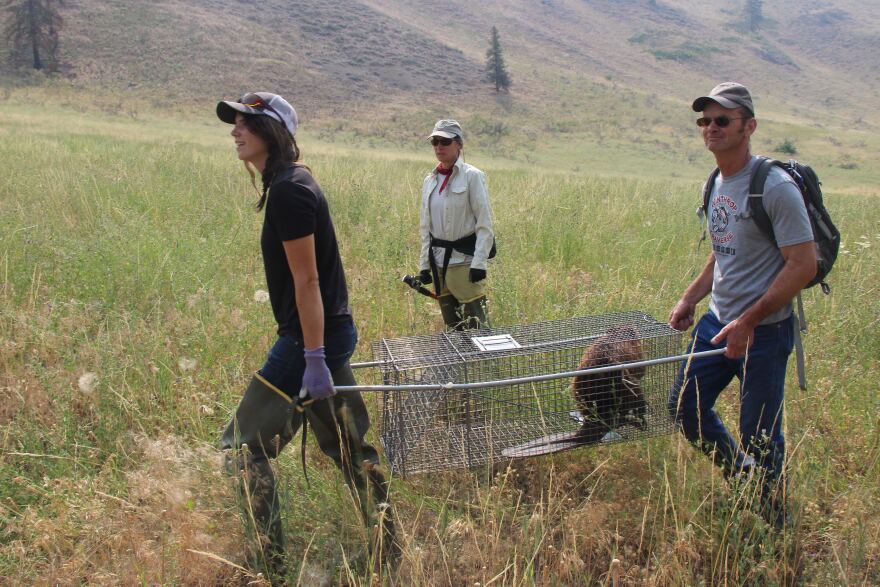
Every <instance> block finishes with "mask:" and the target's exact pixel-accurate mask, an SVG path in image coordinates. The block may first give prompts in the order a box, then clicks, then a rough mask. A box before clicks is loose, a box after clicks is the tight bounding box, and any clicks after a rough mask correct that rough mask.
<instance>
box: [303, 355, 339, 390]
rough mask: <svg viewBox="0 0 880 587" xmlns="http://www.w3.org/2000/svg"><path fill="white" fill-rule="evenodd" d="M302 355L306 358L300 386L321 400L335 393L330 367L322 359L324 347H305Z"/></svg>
mask: <svg viewBox="0 0 880 587" xmlns="http://www.w3.org/2000/svg"><path fill="white" fill-rule="evenodd" d="M303 355H304V356H305V358H306V372H305V373H303V380H302V386H303V387H304V388H305V389H306V391H307V392H308V394H309V396H310V397H311V398H312V399H315V400H321V399H327V398H328V397H332V396H334V395H336V389H334V387H333V380H332V379H331V378H330V369H328V368H327V363H326V361H325V360H324V358H325V357H324V347H322V346H319V347H318V348H314V349H306V350H305V352H304V353H303Z"/></svg>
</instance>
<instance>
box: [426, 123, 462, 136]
mask: <svg viewBox="0 0 880 587" xmlns="http://www.w3.org/2000/svg"><path fill="white" fill-rule="evenodd" d="M431 137H443V138H445V139H455V138H458V139H462V140H464V134H463V133H462V132H461V125H460V124H458V121H457V120H438V121H437V124H435V125H434V130H433V131H431V134H429V135H428V140H431Z"/></svg>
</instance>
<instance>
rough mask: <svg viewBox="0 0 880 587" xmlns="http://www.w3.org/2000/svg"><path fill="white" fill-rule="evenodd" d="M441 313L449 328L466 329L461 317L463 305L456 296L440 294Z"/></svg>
mask: <svg viewBox="0 0 880 587" xmlns="http://www.w3.org/2000/svg"><path fill="white" fill-rule="evenodd" d="M438 301H439V302H440V314H441V315H442V316H443V323H444V324H445V325H446V329H447V330H450V331H452V330H464V328H463V327H462V319H461V306H460V305H459V303H458V300H457V299H455V296H452V295H445V296H440V299H439V300H438Z"/></svg>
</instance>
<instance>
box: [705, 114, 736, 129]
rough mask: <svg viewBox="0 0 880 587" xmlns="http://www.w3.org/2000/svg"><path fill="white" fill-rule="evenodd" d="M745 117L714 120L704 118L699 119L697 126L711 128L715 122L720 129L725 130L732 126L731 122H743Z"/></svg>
mask: <svg viewBox="0 0 880 587" xmlns="http://www.w3.org/2000/svg"><path fill="white" fill-rule="evenodd" d="M744 118H745V117H743V116H740V117H739V118H730V117H729V116H716V117H715V118H712V117H711V116H704V117H702V118H698V119H697V126H700V127H703V126H709V125H710V124H712V122H713V121H714V122H715V124H716V125H718V128H725V127H726V126H727V125H729V124H730V121H731V120H743V119H744Z"/></svg>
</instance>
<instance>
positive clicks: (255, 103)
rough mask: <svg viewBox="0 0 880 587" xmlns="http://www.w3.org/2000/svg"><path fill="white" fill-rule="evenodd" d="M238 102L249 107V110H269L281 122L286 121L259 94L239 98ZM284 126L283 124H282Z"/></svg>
mask: <svg viewBox="0 0 880 587" xmlns="http://www.w3.org/2000/svg"><path fill="white" fill-rule="evenodd" d="M238 101H239V103H240V104H244V105H245V106H247V107H249V108H257V109H259V110H268V111H269V112H272V113H273V114H274V115H275V116H277V117H278V120H279V121H283V120H284V117H283V116H281V114H279V113H278V111H277V110H275V109H274V108H272V106H270V105H269V103H268V102H266V101H265V100H263V99H262V98H261V97H259V96H258V95H257V94H245V95H244V96H242V97H241V98H239V99H238ZM282 124H283V122H282Z"/></svg>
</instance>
